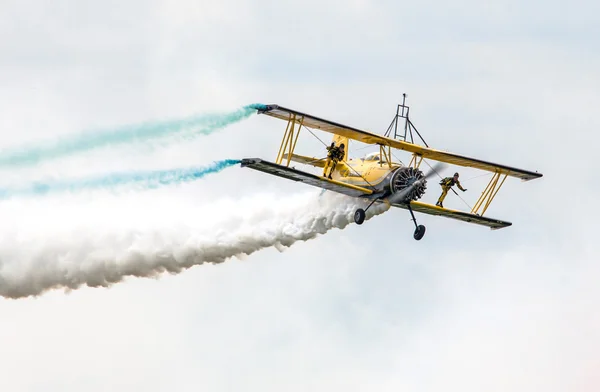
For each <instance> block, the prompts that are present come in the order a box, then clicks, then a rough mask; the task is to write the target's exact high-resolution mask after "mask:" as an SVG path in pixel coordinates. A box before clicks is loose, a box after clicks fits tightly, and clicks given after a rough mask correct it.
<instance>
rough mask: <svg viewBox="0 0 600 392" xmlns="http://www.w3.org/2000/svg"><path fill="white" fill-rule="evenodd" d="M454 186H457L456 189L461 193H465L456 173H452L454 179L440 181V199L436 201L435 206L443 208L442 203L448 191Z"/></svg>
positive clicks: (448, 178)
mask: <svg viewBox="0 0 600 392" xmlns="http://www.w3.org/2000/svg"><path fill="white" fill-rule="evenodd" d="M454 184H456V185H457V186H458V189H460V190H461V191H463V192H464V191H466V189H465V188H463V187H462V186H461V185H460V182H459V181H458V173H454V177H446V178H444V179H443V180H442V181H440V185H441V186H442V194H441V195H440V198H439V199H438V201H437V203H435V205H436V206H438V207H442V208H444V205H443V204H442V202H443V201H444V199H445V198H446V195H447V194H448V191H449V190H450V188H452V187H453V186H454Z"/></svg>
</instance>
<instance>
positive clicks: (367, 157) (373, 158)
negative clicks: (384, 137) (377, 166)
mask: <svg viewBox="0 0 600 392" xmlns="http://www.w3.org/2000/svg"><path fill="white" fill-rule="evenodd" d="M363 159H364V160H365V161H375V162H379V161H380V160H381V156H380V154H379V152H372V153H369V154H367V155H365V156H364V157H363Z"/></svg>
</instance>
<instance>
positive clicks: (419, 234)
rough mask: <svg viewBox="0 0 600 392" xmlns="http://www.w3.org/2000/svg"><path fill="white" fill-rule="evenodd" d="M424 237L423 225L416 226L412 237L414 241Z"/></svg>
mask: <svg viewBox="0 0 600 392" xmlns="http://www.w3.org/2000/svg"><path fill="white" fill-rule="evenodd" d="M424 235H425V226H423V225H419V226H417V228H416V229H415V234H414V235H413V237H415V240H417V241H419V240H420V239H421V238H423V236H424Z"/></svg>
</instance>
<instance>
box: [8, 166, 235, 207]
mask: <svg viewBox="0 0 600 392" xmlns="http://www.w3.org/2000/svg"><path fill="white" fill-rule="evenodd" d="M238 163H240V161H239V160H236V159H225V160H222V161H216V162H213V163H212V164H210V165H208V166H202V167H189V168H183V169H170V170H156V171H132V172H124V173H112V174H108V175H105V176H98V177H90V178H83V179H76V180H67V181H52V182H46V183H43V182H36V183H33V184H31V185H29V186H26V187H24V188H19V189H0V197H2V198H9V197H17V196H40V195H46V194H49V193H54V192H77V191H84V190H93V189H113V188H117V187H121V186H132V185H135V186H138V187H139V188H142V189H153V188H158V187H161V186H166V185H173V184H180V183H184V182H191V181H195V180H199V179H200V178H202V177H204V176H206V175H208V174H214V173H218V172H220V171H222V170H224V169H226V168H228V167H230V166H233V165H236V164H238Z"/></svg>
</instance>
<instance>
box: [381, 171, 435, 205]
mask: <svg viewBox="0 0 600 392" xmlns="http://www.w3.org/2000/svg"><path fill="white" fill-rule="evenodd" d="M446 166H447V165H446V164H445V163H442V162H437V163H436V164H435V165H433V167H432V168H431V169H430V170H429V171H428V172H427V173H426V174H425V175H424V176H423V177H421V178H419V179H418V180H417V181H415V182H413V183H412V184H410V185H409V186H407V187H406V188H404V189H402V190H401V191H400V192H396V193H394V194H392V195H391V196H390V197H389V198H388V201H389V202H390V203H402V202H407V201H408V200H405V199H406V197H407V196H408V195H409V194H410V192H411V191H412V190H413V188H414V187H415V186H417V185H419V184H421V183H422V182H424V181H425V180H427V179H428V178H430V177H432V176H433V175H434V174H437V172H439V171H441V170H442V169H444V168H445V167H446Z"/></svg>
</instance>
